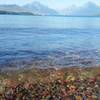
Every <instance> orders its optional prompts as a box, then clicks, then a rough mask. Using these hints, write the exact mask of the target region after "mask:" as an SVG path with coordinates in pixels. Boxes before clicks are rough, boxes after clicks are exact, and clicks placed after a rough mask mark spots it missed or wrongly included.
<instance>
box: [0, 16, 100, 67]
mask: <svg viewBox="0 0 100 100" xmlns="http://www.w3.org/2000/svg"><path fill="white" fill-rule="evenodd" d="M99 27H100V18H99V17H52V16H49V17H48V16H45V17H44V16H15V15H13V16H11V15H10V16H9V15H1V16H0V67H1V68H7V67H11V68H13V67H15V68H16V67H26V66H27V67H28V66H31V65H37V66H40V67H48V66H53V67H54V66H58V67H65V66H86V67H87V66H95V65H100V45H99V44H100V28H99Z"/></svg>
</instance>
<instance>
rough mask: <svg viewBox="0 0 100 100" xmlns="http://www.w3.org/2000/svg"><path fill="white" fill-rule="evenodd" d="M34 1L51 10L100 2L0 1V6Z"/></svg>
mask: <svg viewBox="0 0 100 100" xmlns="http://www.w3.org/2000/svg"><path fill="white" fill-rule="evenodd" d="M34 1H39V2H40V3H42V4H44V5H47V6H49V7H50V8H53V9H63V8H67V7H70V6H73V5H75V6H81V5H83V4H84V3H86V2H89V1H90V2H94V3H96V4H100V0H0V4H18V5H24V4H27V3H31V2H34Z"/></svg>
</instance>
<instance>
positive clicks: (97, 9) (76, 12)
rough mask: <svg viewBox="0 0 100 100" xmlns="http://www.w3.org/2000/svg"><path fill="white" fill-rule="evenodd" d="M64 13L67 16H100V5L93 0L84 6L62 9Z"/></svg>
mask: <svg viewBox="0 0 100 100" xmlns="http://www.w3.org/2000/svg"><path fill="white" fill-rule="evenodd" d="M61 13H62V14H63V15H67V16H100V6H98V5H96V4H95V3H93V2H87V3H85V4H84V5H83V6H80V7H77V6H73V7H70V8H67V9H64V10H62V12H61Z"/></svg>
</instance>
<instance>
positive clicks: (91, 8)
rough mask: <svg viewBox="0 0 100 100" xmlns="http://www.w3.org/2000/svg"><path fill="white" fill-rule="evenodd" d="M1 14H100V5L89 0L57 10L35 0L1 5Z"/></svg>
mask: <svg viewBox="0 0 100 100" xmlns="http://www.w3.org/2000/svg"><path fill="white" fill-rule="evenodd" d="M0 14H23V15H65V16H100V6H98V5H96V4H95V3H93V2H87V3H86V4H84V5H82V6H78V7H77V6H73V7H69V8H65V9H63V10H61V11H56V10H54V9H52V8H49V7H48V6H46V5H43V4H41V3H40V2H36V1H35V2H32V3H29V4H26V5H23V6H19V5H0Z"/></svg>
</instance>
